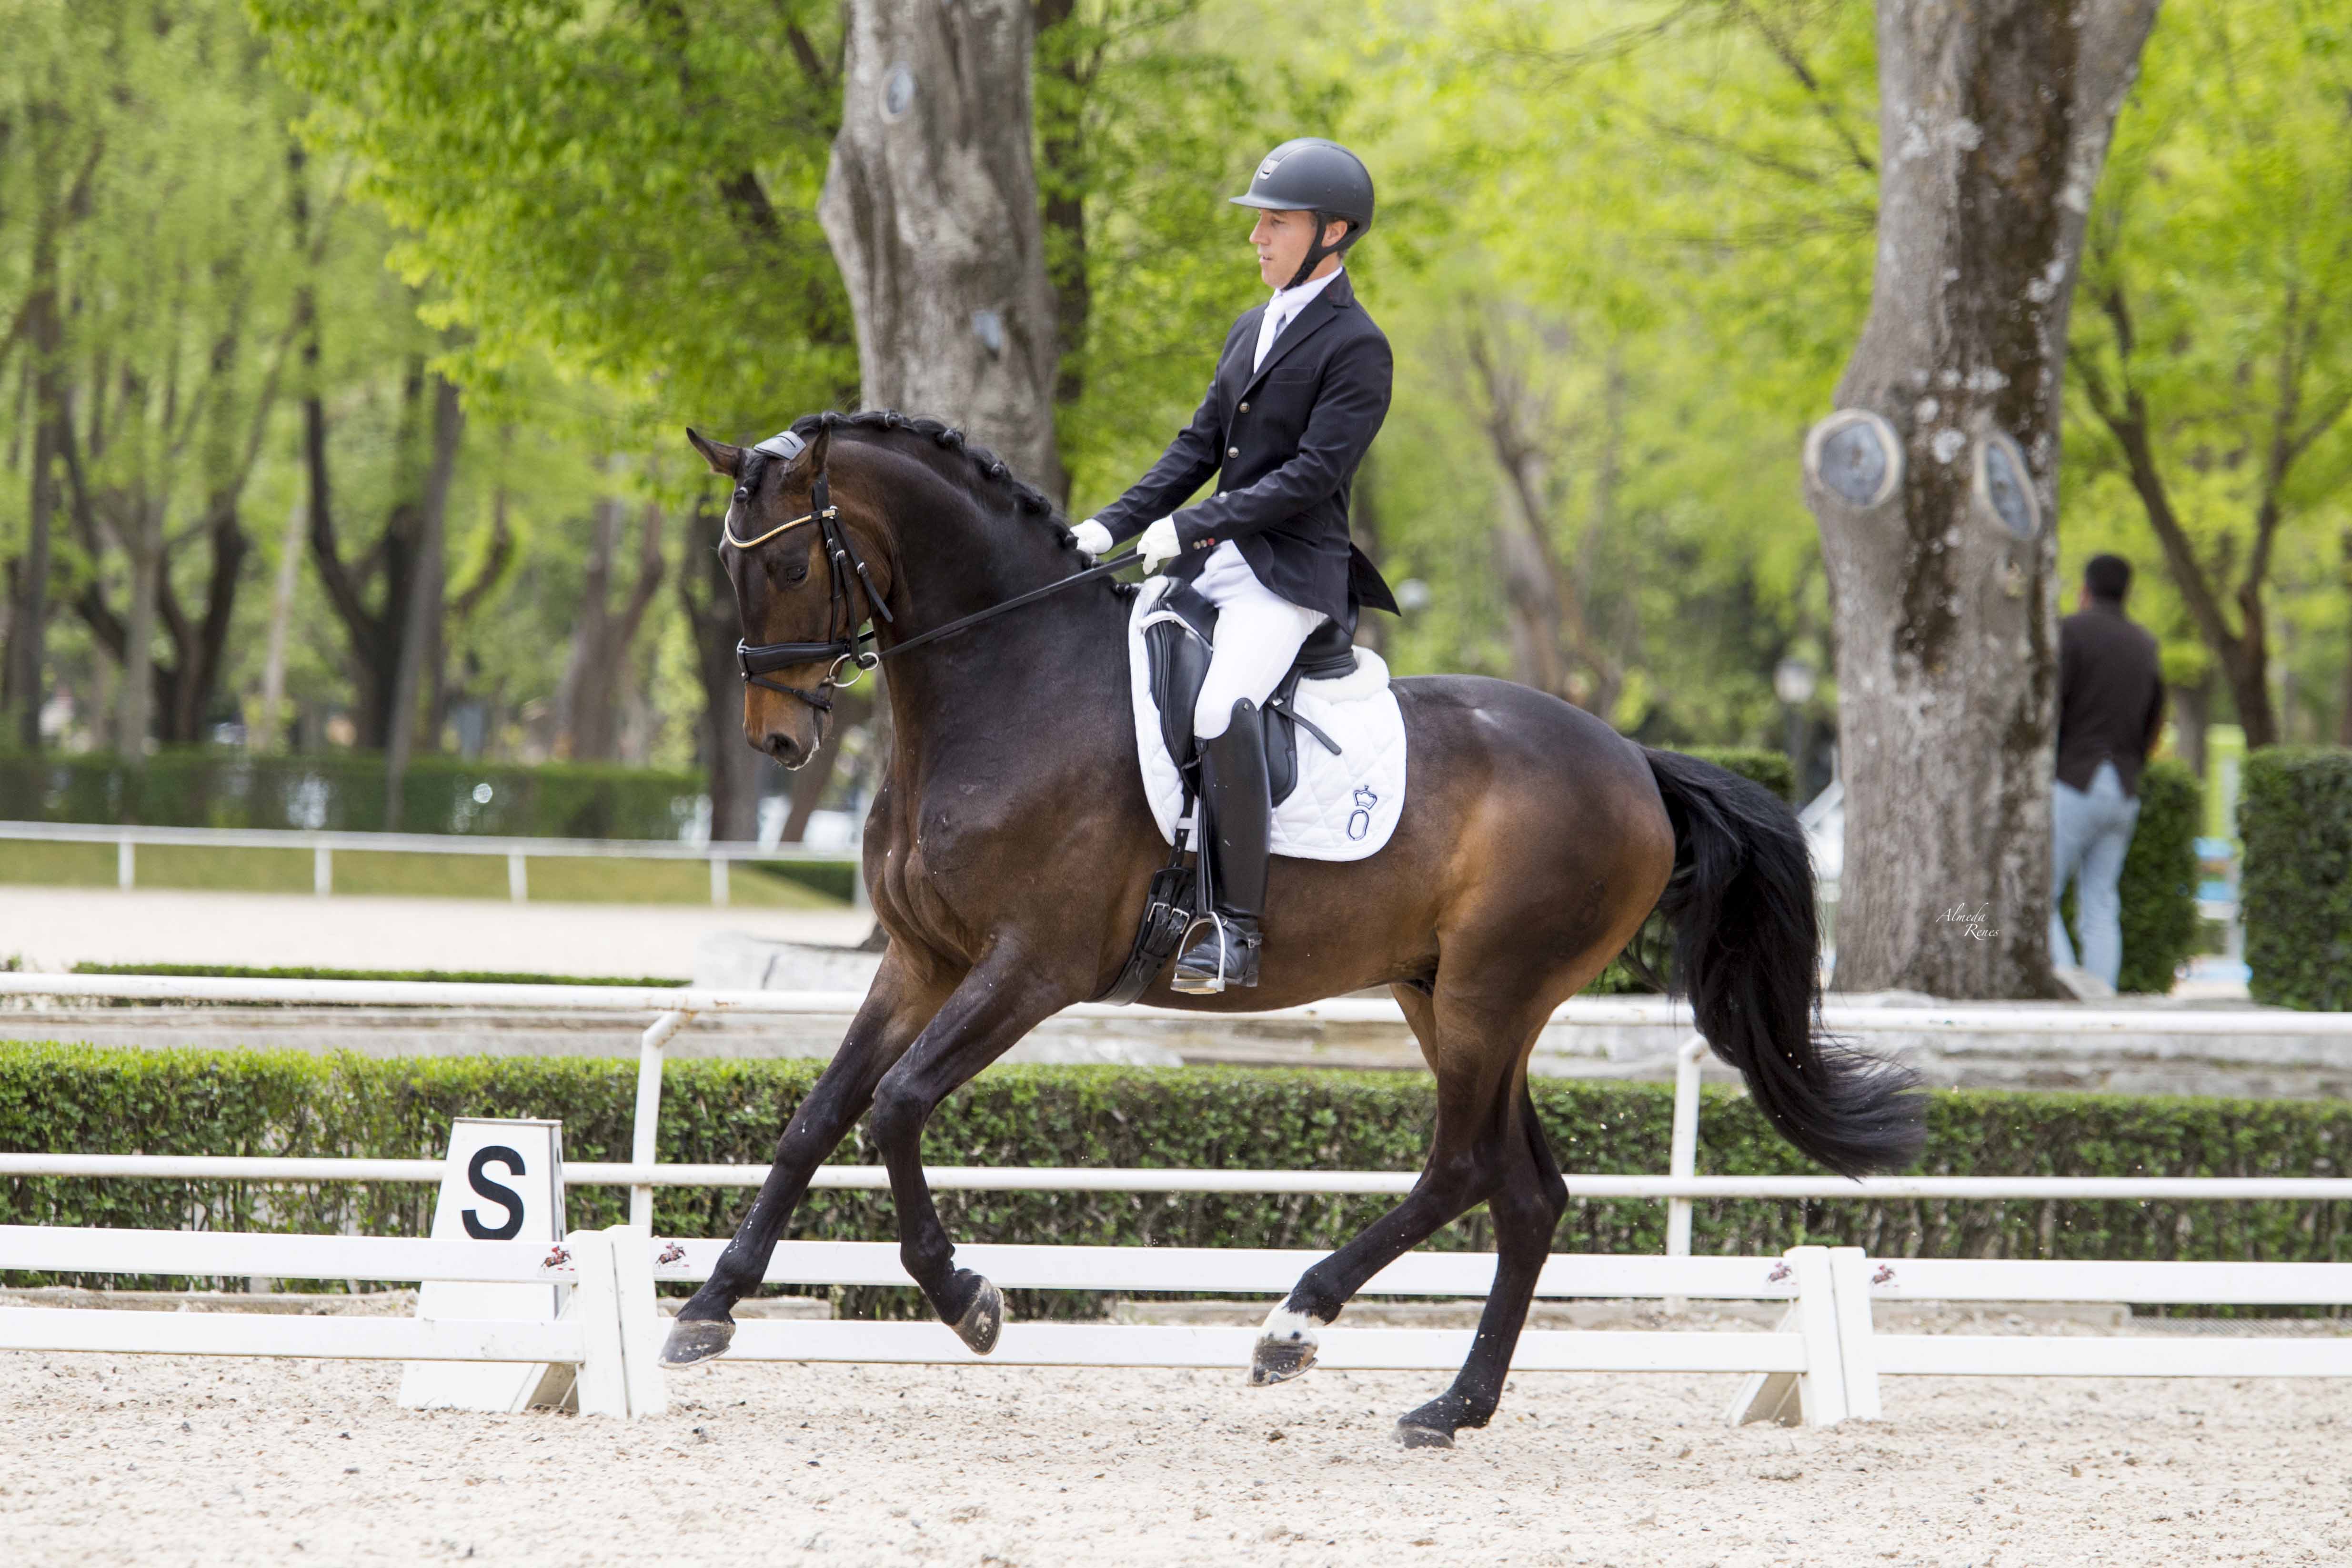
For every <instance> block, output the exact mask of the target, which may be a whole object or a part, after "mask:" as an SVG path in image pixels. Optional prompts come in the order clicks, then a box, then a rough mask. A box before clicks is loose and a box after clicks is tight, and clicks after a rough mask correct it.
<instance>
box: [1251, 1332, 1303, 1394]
mask: <svg viewBox="0 0 2352 1568" xmlns="http://www.w3.org/2000/svg"><path fill="white" fill-rule="evenodd" d="M1315 1352H1316V1344H1315V1342H1314V1341H1313V1340H1286V1339H1276V1338H1275V1337H1274V1336H1273V1335H1272V1334H1267V1335H1265V1337H1264V1338H1262V1339H1260V1340H1259V1341H1258V1342H1257V1348H1256V1349H1255V1350H1254V1351H1252V1352H1250V1386H1251V1387H1252V1388H1271V1387H1273V1386H1274V1385H1275V1384H1277V1383H1288V1382H1289V1381H1290V1380H1291V1379H1292V1378H1294V1377H1297V1376H1298V1375H1299V1374H1300V1373H1304V1372H1305V1371H1306V1370H1307V1368H1308V1367H1310V1366H1313V1365H1314V1364H1315Z"/></svg>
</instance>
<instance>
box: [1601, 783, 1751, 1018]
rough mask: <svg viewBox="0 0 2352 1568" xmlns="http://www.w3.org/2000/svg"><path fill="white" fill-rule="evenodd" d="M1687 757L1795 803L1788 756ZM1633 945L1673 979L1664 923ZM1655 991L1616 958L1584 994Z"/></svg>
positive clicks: (1651, 922) (1647, 926)
mask: <svg viewBox="0 0 2352 1568" xmlns="http://www.w3.org/2000/svg"><path fill="white" fill-rule="evenodd" d="M1685 755H1687V756H1693V757H1696V758H1698V759H1699V760H1700V761H1701V762H1706V763H1714V764H1715V765H1716V766H1717V767H1718V768H1722V769H1725V770H1726V771H1727V772H1730V773H1738V775H1739V776H1740V777H1741V778H1744V779H1753V780H1754V781H1755V782H1756V783H1758V784H1762V785H1763V786H1764V787H1765V788H1766V789H1769V790H1770V791H1771V792H1772V793H1773V794H1774V795H1779V796H1780V798H1781V799H1782V800H1786V801H1790V802H1791V803H1794V802H1795V797H1796V791H1797V775H1796V771H1795V770H1794V769H1793V768H1791V767H1790V765H1789V758H1788V754H1787V753H1786V752H1767V751H1761V750H1759V749H1757V748H1755V747H1751V746H1693V747H1691V748H1689V750H1688V751H1687V752H1685ZM1633 945H1634V946H1635V947H1636V948H1637V949H1639V950H1640V951H1641V952H1643V953H1645V954H1647V955H1648V957H1649V961H1650V966H1651V967H1652V968H1653V969H1655V970H1656V971H1657V972H1658V973H1659V974H1660V975H1662V976H1664V977H1666V978H1669V979H1670V978H1672V977H1673V974H1674V954H1673V952H1672V943H1671V941H1670V939H1669V935H1668V932H1667V931H1666V922H1665V921H1664V920H1662V919H1660V918H1659V917H1658V916H1657V915H1655V914H1653V915H1652V916H1651V917H1650V918H1649V919H1648V920H1646V921H1643V922H1642V930H1641V931H1640V933H1639V934H1637V935H1636V936H1635V937H1634V938H1633ZM1653 989H1654V987H1652V986H1650V985H1647V984H1643V982H1642V981H1641V980H1640V979H1639V978H1637V977H1636V976H1635V975H1634V974H1633V972H1632V971H1631V970H1629V969H1627V968H1626V967H1625V963H1624V961H1623V960H1622V959H1615V958H1612V959H1611V960H1610V961H1609V967H1608V968H1606V969H1604V970H1602V971H1601V973H1600V974H1599V976H1598V977H1596V978H1595V979H1594V980H1593V982H1592V984H1590V985H1587V986H1586V987H1585V988H1584V992H1583V994H1585V995H1587V996H1622V995H1631V994H1646V993H1648V992H1650V991H1651V990H1653Z"/></svg>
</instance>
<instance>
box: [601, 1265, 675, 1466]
mask: <svg viewBox="0 0 2352 1568" xmlns="http://www.w3.org/2000/svg"><path fill="white" fill-rule="evenodd" d="M604 1234H605V1235H606V1236H607V1237H611V1238H612V1243H613V1309H614V1321H615V1322H617V1323H618V1325H619V1327H620V1338H621V1369H622V1373H621V1377H622V1384H623V1389H624V1392H625V1394H627V1397H628V1402H629V1415H630V1418H631V1419H632V1420H635V1419H637V1418H640V1417H643V1416H646V1415H667V1413H668V1411H669V1390H668V1386H667V1384H665V1383H664V1382H663V1381H662V1370H661V1346H662V1340H663V1338H664V1337H665V1332H664V1328H663V1324H662V1320H661V1314H660V1313H659V1312H657V1311H656V1310H655V1308H654V1238H653V1237H651V1236H649V1235H647V1234H646V1232H645V1231H644V1230H642V1229H640V1228H638V1227H637V1226H633V1225H630V1226H617V1225H616V1226H614V1227H613V1228H612V1229H610V1230H608V1231H606V1232H605V1233H604Z"/></svg>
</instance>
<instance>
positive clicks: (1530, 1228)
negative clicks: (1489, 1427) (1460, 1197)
mask: <svg viewBox="0 0 2352 1568" xmlns="http://www.w3.org/2000/svg"><path fill="white" fill-rule="evenodd" d="M1516 1098H1517V1110H1518V1114H1517V1122H1518V1127H1517V1134H1518V1135H1517V1137H1515V1138H1513V1139H1512V1140H1511V1141H1510V1144H1509V1148H1510V1152H1511V1156H1512V1157H1511V1161H1510V1163H1509V1166H1508V1168H1507V1171H1506V1173H1505V1174H1504V1177H1503V1184H1502V1187H1501V1188H1500V1189H1499V1190H1498V1191H1497V1192H1496V1194H1495V1195H1494V1196H1493V1197H1492V1198H1489V1199H1488V1200H1487V1201H1486V1208H1487V1212H1488V1213H1490V1214H1492V1215H1494V1217H1495V1247H1496V1253H1497V1254H1498V1258H1497V1260H1496V1267H1495V1284H1494V1288H1493V1289H1491V1290H1490V1291H1488V1292H1487V1295H1486V1310H1485V1311H1484V1312H1483V1313H1481V1314H1480V1316H1479V1319H1478V1335H1477V1338H1476V1339H1475V1340H1473V1341H1472V1342H1471V1344H1470V1357H1469V1359H1468V1360H1467V1361H1465V1362H1464V1363H1462V1370H1461V1372H1460V1373H1457V1374H1456V1375H1455V1377H1454V1386H1453V1387H1452V1388H1449V1389H1447V1390H1446V1391H1445V1392H1444V1394H1439V1395H1438V1396H1437V1397H1436V1398H1434V1399H1433V1400H1431V1401H1430V1402H1429V1403H1428V1404H1426V1405H1423V1406H1422V1407H1421V1408H1420V1409H1418V1410H1415V1411H1413V1412H1412V1413H1411V1414H1410V1415H1405V1416H1403V1417H1402V1418H1400V1419H1399V1420H1398V1422H1397V1441H1399V1442H1401V1443H1402V1444H1403V1445H1404V1446H1405V1447H1408V1448H1450V1447H1453V1446H1454V1430H1455V1428H1457V1427H1462V1426H1485V1425H1486V1423H1487V1422H1488V1421H1489V1420H1491V1419H1492V1418H1493V1416H1494V1414H1495V1406H1496V1404H1497V1403H1498V1402H1499V1401H1500V1400H1501V1399H1502V1397H1503V1379H1504V1378H1505V1377H1507V1376H1508V1375H1509V1373H1510V1370H1511V1352H1513V1351H1514V1350H1516V1349H1517V1347H1518V1342H1519V1331H1520V1329H1521V1328H1523V1327H1524V1326H1526V1323H1527V1321H1528V1304H1529V1303H1530V1302H1531V1301H1533V1300H1534V1299H1535V1292H1536V1279H1537V1277H1538V1275H1540V1274H1541V1273H1542V1272H1543V1266H1544V1259H1545V1258H1549V1256H1550V1255H1551V1237H1552V1232H1553V1230H1555V1229H1556V1228H1557V1227H1558V1226H1559V1216H1560V1215H1563V1214H1565V1213H1566V1212H1568V1184H1567V1183H1566V1182H1564V1181H1562V1180H1561V1179H1560V1174H1559V1164H1558V1163H1557V1162H1555V1161H1554V1160H1553V1158H1552V1153H1551V1145H1550V1143H1549V1142H1548V1141H1547V1140H1546V1139H1545V1137H1544V1132H1543V1125H1542V1123H1541V1122H1539V1121H1537V1119H1536V1108H1535V1101H1534V1100H1531V1099H1529V1098H1528V1091H1527V1086H1526V1084H1525V1082H1524V1080H1522V1082H1521V1084H1520V1086H1519V1089H1518V1092H1517V1096H1516Z"/></svg>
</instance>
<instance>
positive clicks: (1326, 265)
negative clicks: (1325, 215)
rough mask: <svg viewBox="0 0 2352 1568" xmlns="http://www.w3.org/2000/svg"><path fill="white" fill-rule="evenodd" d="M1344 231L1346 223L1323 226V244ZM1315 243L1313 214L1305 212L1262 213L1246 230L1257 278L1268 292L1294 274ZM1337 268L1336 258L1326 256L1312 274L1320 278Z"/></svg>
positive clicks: (1340, 222) (1342, 221)
mask: <svg viewBox="0 0 2352 1568" xmlns="http://www.w3.org/2000/svg"><path fill="white" fill-rule="evenodd" d="M1347 232H1348V225H1347V222H1346V220H1344V219H1340V218H1334V219H1333V220H1332V221H1331V222H1330V223H1328V224H1326V225H1325V226H1324V229H1323V237H1324V239H1325V241H1326V243H1330V242H1334V241H1337V240H1338V239H1339V237H1340V236H1341V235H1344V234H1346V233H1347ZM1314 243H1315V215H1314V214H1313V213H1308V212H1265V211H1261V212H1259V214H1258V215H1257V223H1256V225H1255V226H1254V227H1253V228H1251V230H1250V244H1252V245H1253V246H1255V247H1257V275H1258V277H1259V278H1260V279H1263V280H1264V282H1265V286H1266V287H1267V288H1269V289H1279V288H1281V287H1282V286H1283V285H1284V284H1286V283H1288V282H1289V281H1290V279H1291V278H1292V277H1293V276H1294V275H1295V274H1296V273H1297V271H1298V264H1299V263H1300V262H1302V261H1304V260H1306V259H1307V247H1309V246H1311V245H1313V244H1314ZM1338 267H1339V258H1338V257H1336V256H1327V257H1325V258H1323V262H1322V265H1321V266H1319V267H1318V268H1316V269H1315V275H1316V276H1317V277H1318V278H1320V277H1322V276H1323V275H1324V274H1325V273H1327V272H1331V271H1334V270H1336V269H1337V268H1338Z"/></svg>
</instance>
